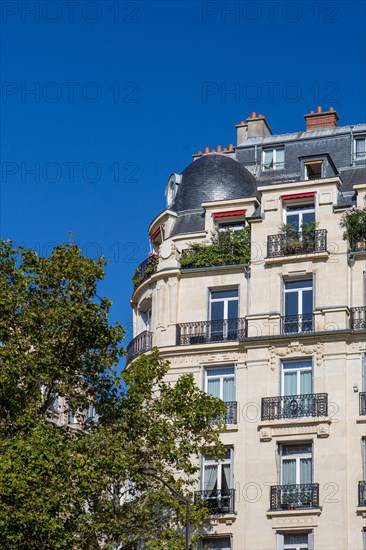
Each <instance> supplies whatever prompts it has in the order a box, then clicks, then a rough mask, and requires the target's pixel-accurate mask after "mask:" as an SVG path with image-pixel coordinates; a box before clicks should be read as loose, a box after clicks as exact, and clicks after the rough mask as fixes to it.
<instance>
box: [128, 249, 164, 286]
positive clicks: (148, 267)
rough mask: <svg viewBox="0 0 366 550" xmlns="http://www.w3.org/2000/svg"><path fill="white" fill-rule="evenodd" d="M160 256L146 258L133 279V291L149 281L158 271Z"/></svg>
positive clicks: (136, 270)
mask: <svg viewBox="0 0 366 550" xmlns="http://www.w3.org/2000/svg"><path fill="white" fill-rule="evenodd" d="M158 263H159V256H158V255H153V256H149V258H146V260H144V261H143V262H142V263H141V264H140V265H139V266H138V267H137V268H136V269H135V274H134V276H133V277H132V283H133V291H134V292H135V290H137V289H138V287H139V286H140V285H142V283H143V282H144V281H147V279H149V278H150V277H151V275H153V274H154V273H156V272H157V270H158Z"/></svg>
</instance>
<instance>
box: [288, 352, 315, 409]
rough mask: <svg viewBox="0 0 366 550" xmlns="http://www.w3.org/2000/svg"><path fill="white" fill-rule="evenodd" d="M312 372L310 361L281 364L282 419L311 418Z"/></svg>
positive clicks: (312, 402)
mask: <svg viewBox="0 0 366 550" xmlns="http://www.w3.org/2000/svg"><path fill="white" fill-rule="evenodd" d="M312 393H313V371H312V361H311V359H306V360H302V361H286V362H283V363H282V370H281V395H282V397H283V400H282V408H283V410H282V415H283V417H284V418H298V417H301V416H312V413H313V404H314V401H313V396H312Z"/></svg>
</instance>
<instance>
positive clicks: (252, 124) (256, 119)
mask: <svg viewBox="0 0 366 550" xmlns="http://www.w3.org/2000/svg"><path fill="white" fill-rule="evenodd" d="M236 131H237V142H238V145H239V144H240V143H243V142H244V141H246V140H247V139H248V138H250V137H266V136H271V135H272V130H271V128H270V126H269V124H268V122H267V121H266V118H265V116H264V115H258V116H257V113H255V112H253V113H252V116H250V117H248V118H247V120H246V122H245V121H244V120H242V121H241V122H240V124H237V125H236Z"/></svg>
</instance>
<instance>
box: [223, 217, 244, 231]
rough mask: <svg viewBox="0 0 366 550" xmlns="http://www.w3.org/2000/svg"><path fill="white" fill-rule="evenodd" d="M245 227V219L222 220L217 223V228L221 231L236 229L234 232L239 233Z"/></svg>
mask: <svg viewBox="0 0 366 550" xmlns="http://www.w3.org/2000/svg"><path fill="white" fill-rule="evenodd" d="M243 227H245V223H244V221H242V222H241V221H239V220H237V221H235V222H220V223H219V224H217V229H218V230H219V231H234V233H239V231H241V230H242V229H243Z"/></svg>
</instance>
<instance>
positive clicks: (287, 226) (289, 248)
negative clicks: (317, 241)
mask: <svg viewBox="0 0 366 550" xmlns="http://www.w3.org/2000/svg"><path fill="white" fill-rule="evenodd" d="M279 230H280V232H281V251H282V254H283V255H284V256H287V255H289V254H296V253H297V252H299V250H300V246H301V242H300V239H299V233H298V231H297V229H296V227H295V226H294V224H292V223H283V224H282V225H281V226H280V228H279Z"/></svg>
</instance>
